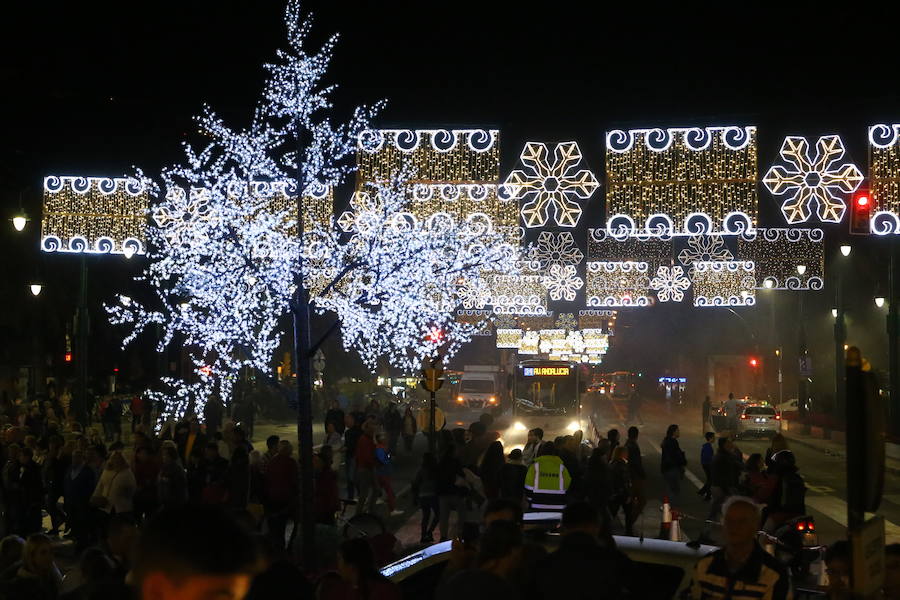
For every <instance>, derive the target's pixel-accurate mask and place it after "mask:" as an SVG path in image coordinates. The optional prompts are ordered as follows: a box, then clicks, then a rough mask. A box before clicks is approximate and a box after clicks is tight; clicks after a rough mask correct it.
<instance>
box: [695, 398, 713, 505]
mask: <svg viewBox="0 0 900 600" xmlns="http://www.w3.org/2000/svg"><path fill="white" fill-rule="evenodd" d="M707 398H709V397H708V396H707ZM715 437H716V434H714V433H713V432H712V431H707V432H706V433H705V434H704V438H706V442H705V443H704V444H703V445H702V446H701V447H700V466H701V467H703V473H704V474H705V475H706V481H705V482H704V484H703V487H702V488H700V489H699V490H697V495H699V496H703V499H704V500H707V501H708V500H709V499H710V492H709V487H710V468H711V467H712V461H713V456H715V450H713V440H714V439H715Z"/></svg>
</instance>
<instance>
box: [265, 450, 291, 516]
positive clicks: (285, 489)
mask: <svg viewBox="0 0 900 600" xmlns="http://www.w3.org/2000/svg"><path fill="white" fill-rule="evenodd" d="M298 475H299V473H298V471H297V461H295V460H294V459H293V458H291V457H290V456H284V455H283V454H277V455H275V456H274V457H273V458H272V460H270V461H269V464H268V466H267V467H266V475H265V477H266V480H265V491H266V500H267V501H268V502H269V503H271V504H274V505H276V506H285V505H287V504H290V503H291V502H292V501H294V500H296V498H297V497H298V495H299V493H300V483H299V481H298Z"/></svg>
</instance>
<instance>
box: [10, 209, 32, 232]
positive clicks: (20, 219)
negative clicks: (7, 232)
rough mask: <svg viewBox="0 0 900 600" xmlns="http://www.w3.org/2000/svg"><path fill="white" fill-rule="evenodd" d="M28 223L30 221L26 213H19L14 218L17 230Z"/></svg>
mask: <svg viewBox="0 0 900 600" xmlns="http://www.w3.org/2000/svg"><path fill="white" fill-rule="evenodd" d="M26 223H28V217H26V216H25V213H19V214H17V215H16V216H14V217H13V218H12V224H13V227H15V229H16V231H22V230H23V229H25V224H26Z"/></svg>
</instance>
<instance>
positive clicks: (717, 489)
mask: <svg viewBox="0 0 900 600" xmlns="http://www.w3.org/2000/svg"><path fill="white" fill-rule="evenodd" d="M740 473H741V466H740V465H739V464H738V462H737V460H736V458H735V455H734V442H733V441H731V438H730V437H729V436H727V435H726V436H722V437H720V438H719V449H718V451H717V452H716V455H715V457H713V461H712V464H711V465H710V494H711V496H712V505H711V506H710V508H709V520H710V521H715V520H716V519H718V517H719V511H720V510H721V509H722V506H723V505H724V503H725V501H726V500H728V498H729V497H730V496H732V495H734V494H736V493H737V486H738V481H739V479H740Z"/></svg>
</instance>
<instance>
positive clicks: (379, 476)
mask: <svg viewBox="0 0 900 600" xmlns="http://www.w3.org/2000/svg"><path fill="white" fill-rule="evenodd" d="M389 444H390V441H389V436H388V434H387V433H379V434H378V435H377V436H375V480H376V481H377V483H378V487H379V489H381V491H383V492H384V495H385V502H386V503H387V508H388V514H389V515H391V514H393V513H394V511H395V510H396V509H397V497H396V496H395V495H394V486H393V482H392V481H391V478H392V477H393V474H394V468H393V465H392V460H391V449H390V447H389ZM373 510H374V506H373Z"/></svg>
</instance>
